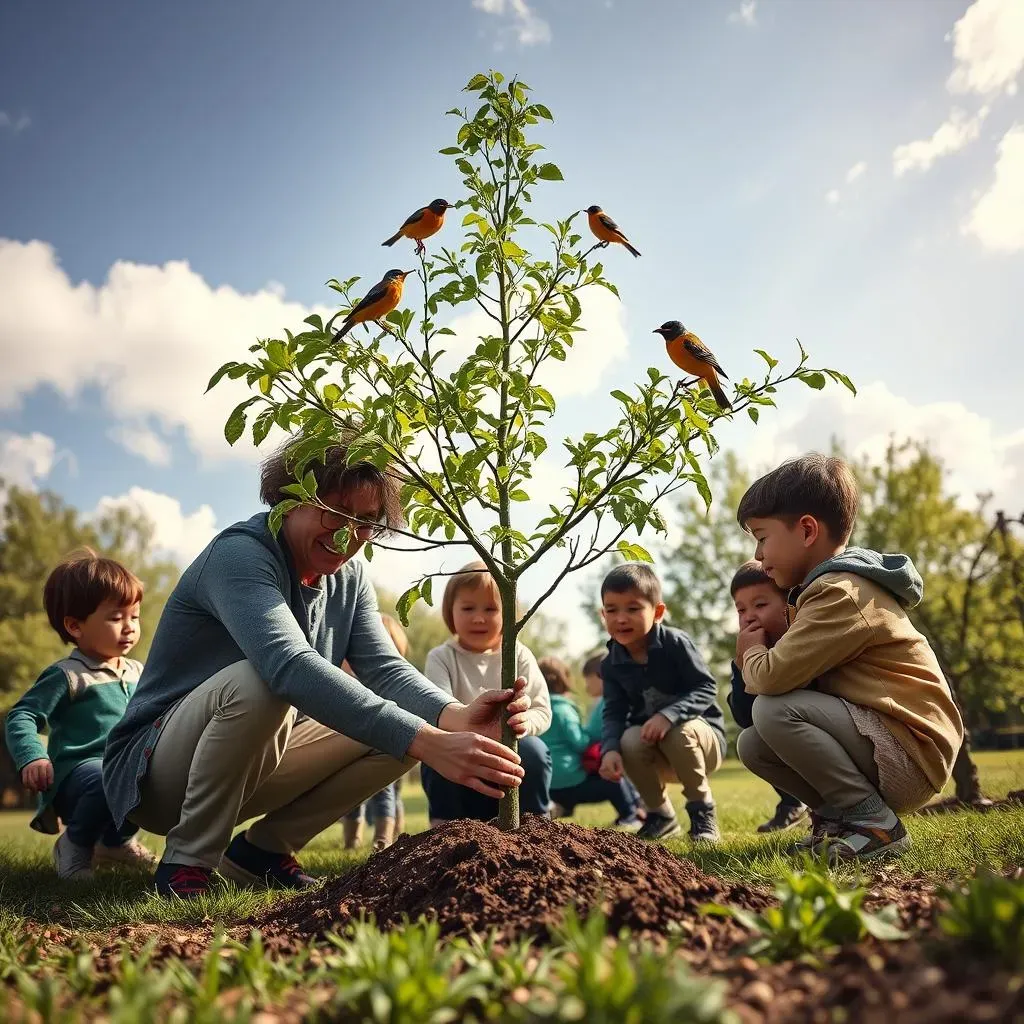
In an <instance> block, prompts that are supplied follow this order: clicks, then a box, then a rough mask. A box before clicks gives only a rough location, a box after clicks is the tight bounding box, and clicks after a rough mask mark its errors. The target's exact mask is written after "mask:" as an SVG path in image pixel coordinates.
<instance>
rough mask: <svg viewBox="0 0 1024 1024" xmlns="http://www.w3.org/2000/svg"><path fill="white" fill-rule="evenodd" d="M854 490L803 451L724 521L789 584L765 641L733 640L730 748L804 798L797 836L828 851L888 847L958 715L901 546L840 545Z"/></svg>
mask: <svg viewBox="0 0 1024 1024" xmlns="http://www.w3.org/2000/svg"><path fill="white" fill-rule="evenodd" d="M857 503H858V493H857V484H856V481H855V480H854V477H853V474H852V472H851V471H850V467H849V466H847V465H846V463H845V462H843V461H842V459H837V458H832V457H826V456H824V455H819V454H810V455H805V456H802V457H801V458H798V459H794V460H792V461H790V462H787V463H784V464H783V465H782V466H780V467H779V468H778V469H776V470H773V471H772V472H771V473H768V474H767V475H766V476H763V477H761V479H759V480H757V481H756V482H755V483H754V484H753V486H751V488H750V489H749V490H748V491H747V493H746V494H745V495H744V496H743V498H742V500H741V501H740V505H739V509H738V510H737V519H738V520H739V523H740V525H741V526H743V527H744V528H745V529H746V530H748V531H749V532H750V533H751V534H753V536H754V538H755V540H756V541H757V549H756V551H755V555H754V557H755V558H756V559H757V560H758V561H759V562H760V563H761V565H762V568H763V569H764V571H765V572H766V573H767V574H768V575H769V576H770V577H771V578H772V579H773V580H774V581H775V583H776V584H777V585H778V586H779V587H782V588H786V589H788V588H792V589H791V590H790V592H789V597H788V601H789V609H790V626H789V629H788V630H787V631H786V633H785V634H784V635H783V636H782V637H781V638H780V639H779V641H778V642H777V643H776V644H775V646H774V647H771V648H769V647H768V645H767V642H766V641H767V639H768V638H767V636H766V633H765V630H764V629H763V628H761V626H760V625H759V624H758V623H756V622H755V623H751V625H749V626H748V627H747V628H745V629H743V630H742V631H741V632H740V634H739V637H738V639H737V644H736V660H737V663H738V664H739V665H740V667H741V669H742V672H743V680H744V682H745V684H746V688H747V690H748V691H750V692H751V693H754V694H757V700H756V701H754V705H753V713H752V717H753V726H752V727H751V728H749V729H746V730H745V731H744V732H743V733H741V734H740V737H739V741H738V743H737V749H738V752H739V756H740V759H741V760H742V761H743V763H744V764H745V765H746V766H747V767H748V768H749V769H750V770H751V771H752V772H754V773H755V774H756V775H759V776H761V778H763V779H765V780H767V781H768V782H770V783H771V784H772V785H773V786H777V787H778V788H779V789H781V790H783V791H784V792H787V793H792V794H793V795H794V796H797V797H799V798H800V799H801V800H803V801H804V802H805V803H806V804H808V805H809V806H810V808H811V810H812V812H813V815H812V833H811V839H810V844H811V846H812V847H813V848H814V849H815V850H816V851H817V850H822V849H826V850H827V852H828V856H829V857H830V859H835V860H841V859H869V858H872V857H876V856H878V855H880V854H884V853H898V852H900V851H901V850H903V849H904V848H906V847H907V846H908V845H909V844H910V837H909V836H908V835H907V831H906V829H905V828H904V826H903V823H902V822H901V821H900V819H899V817H898V815H899V814H902V813H904V812H908V811H912V810H915V809H917V808H918V807H921V806H922V805H923V804H925V803H926V802H927V801H928V800H929V799H931V798H932V797H933V796H934V795H935V794H936V793H938V792H939V791H940V790H941V789H942V788H943V786H944V785H945V784H946V782H947V781H948V779H949V776H950V773H951V771H952V765H953V760H954V758H955V757H956V754H957V751H958V750H959V748H960V743H961V741H962V739H963V723H962V721H961V719H960V714H959V712H958V711H957V708H956V705H955V704H954V703H953V698H952V695H951V693H950V690H949V685H948V684H947V683H946V680H945V678H944V677H943V675H942V672H941V670H940V668H939V664H938V661H937V660H936V657H935V654H934V652H933V651H932V649H931V648H930V647H929V646H928V641H927V640H926V639H925V638H924V637H923V636H922V635H921V633H919V632H918V631H917V629H916V628H915V627H914V624H913V623H912V622H911V621H910V618H909V616H908V615H907V609H908V608H912V607H914V606H915V605H916V604H918V603H919V602H920V600H921V596H922V593H923V585H922V582H921V577H920V575H919V574H918V572H917V570H916V569H915V568H914V565H913V563H912V562H911V561H910V559H909V558H907V556H906V555H899V554H879V553H878V552H875V551H868V550H866V549H863V548H846V543H847V541H848V539H849V537H850V533H851V531H852V529H853V523H854V519H855V516H856V512H857Z"/></svg>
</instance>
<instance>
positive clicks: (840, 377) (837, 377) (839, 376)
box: [825, 370, 857, 395]
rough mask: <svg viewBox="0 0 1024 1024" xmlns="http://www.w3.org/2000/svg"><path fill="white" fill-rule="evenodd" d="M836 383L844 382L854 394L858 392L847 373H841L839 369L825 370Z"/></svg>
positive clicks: (844, 385)
mask: <svg viewBox="0 0 1024 1024" xmlns="http://www.w3.org/2000/svg"><path fill="white" fill-rule="evenodd" d="M825 372H826V373H827V374H828V375H829V376H830V377H831V378H832V379H833V380H834V381H836V383H838V384H842V385H843V387H845V388H847V389H848V390H849V391H850V392H851V393H852V394H854V395H855V394H857V389H856V388H855V387H854V385H853V381H852V380H850V378H849V377H847V376H846V374H845V373H840V372H839V371H838V370H826V371H825Z"/></svg>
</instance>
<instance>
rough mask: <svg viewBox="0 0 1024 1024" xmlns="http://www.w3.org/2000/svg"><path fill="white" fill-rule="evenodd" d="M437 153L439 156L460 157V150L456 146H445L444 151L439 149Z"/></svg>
mask: <svg viewBox="0 0 1024 1024" xmlns="http://www.w3.org/2000/svg"><path fill="white" fill-rule="evenodd" d="M438 153H440V154H441V156H460V155H461V153H462V150H461V149H460V148H459V147H458V146H445V147H444V149H439V150H438Z"/></svg>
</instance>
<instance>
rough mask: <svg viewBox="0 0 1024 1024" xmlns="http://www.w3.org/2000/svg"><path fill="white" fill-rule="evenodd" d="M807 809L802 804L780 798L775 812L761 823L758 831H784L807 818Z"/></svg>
mask: <svg viewBox="0 0 1024 1024" xmlns="http://www.w3.org/2000/svg"><path fill="white" fill-rule="evenodd" d="M808 813H809V812H808V810H807V808H806V807H805V806H804V805H803V804H787V803H786V802H785V801H783V800H780V801H779V804H778V806H777V807H776V808H775V813H774V814H773V815H772V816H771V817H770V818H769V819H768V820H767V821H766V822H765V823H764V824H763V825H758V826H757V831H758V832H785V831H787V830H788V829H791V828H795V827H796V826H797V825H799V824H800V822H802V821H806V820H807V815H808Z"/></svg>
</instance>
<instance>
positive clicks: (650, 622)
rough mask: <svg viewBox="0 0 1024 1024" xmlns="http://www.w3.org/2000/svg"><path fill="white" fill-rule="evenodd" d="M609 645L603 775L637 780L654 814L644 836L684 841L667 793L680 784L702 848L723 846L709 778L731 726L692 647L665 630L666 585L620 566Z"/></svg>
mask: <svg viewBox="0 0 1024 1024" xmlns="http://www.w3.org/2000/svg"><path fill="white" fill-rule="evenodd" d="M601 605H602V613H603V616H604V621H605V626H606V627H607V629H608V632H609V634H610V636H611V639H610V640H609V641H608V656H607V657H606V658H605V659H604V661H603V662H602V663H601V678H602V680H603V687H604V721H603V734H602V741H601V775H602V776H603V777H604V778H606V779H610V780H611V781H613V782H614V781H618V780H619V779H621V778H622V774H623V772H625V774H626V775H628V776H629V778H630V779H631V780H632V782H633V784H634V785H635V786H636V788H637V789H638V790H639V791H640V796H641V798H642V799H643V801H644V804H645V805H646V807H647V820H646V821H645V822H644V824H643V826H642V827H641V829H640V831H639V832H638V833H637V834H638V835H639V836H641V837H642V838H644V839H661V838H663V837H666V836H671V835H675V834H676V833H677V832H679V822H678V820H677V819H676V813H675V810H674V809H673V807H672V803H671V801H670V800H669V799H668V794H667V792H666V789H665V784H666V782H679V783H681V784H682V787H683V793H684V795H685V796H686V810H687V813H688V814H689V817H690V837H691V838H692V839H693V840H694V841H695V842H716V841H717V840H718V839H719V838H720V835H719V831H718V822H717V819H716V815H715V802H714V798H713V797H712V795H711V785H710V783H709V782H708V776H709V775H710V774H711V773H712V772H713V771H715V770H716V769H717V768H718V767H719V765H720V764H721V763H722V758H723V757H724V756H725V721H724V718H723V716H722V709H721V708H720V707H719V705H718V701H717V699H716V698H717V687H716V685H715V680H714V679H713V678H712V675H711V673H710V672H709V671H708V667H707V665H705V663H704V659H703V658H702V657H701V656H700V653H699V652H698V651H697V648H696V647H695V646H694V644H693V641H692V640H691V639H690V638H689V637H688V636H687V635H686V634H685V633H684V632H683V631H682V630H679V629H672V628H671V627H669V626H664V625H662V622H661V619H662V616H663V615H664V614H665V605H664V603H663V602H662V599H661V583H660V582H659V580H658V577H657V576H656V575H655V573H654V571H653V570H652V569H651V568H650V567H648V566H646V565H635V564H628V565H620V566H617V567H616V568H615V569H613V570H612V571H611V572H610V573H609V574H608V575H607V576H606V577H605V579H604V582H603V583H602V584H601Z"/></svg>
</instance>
